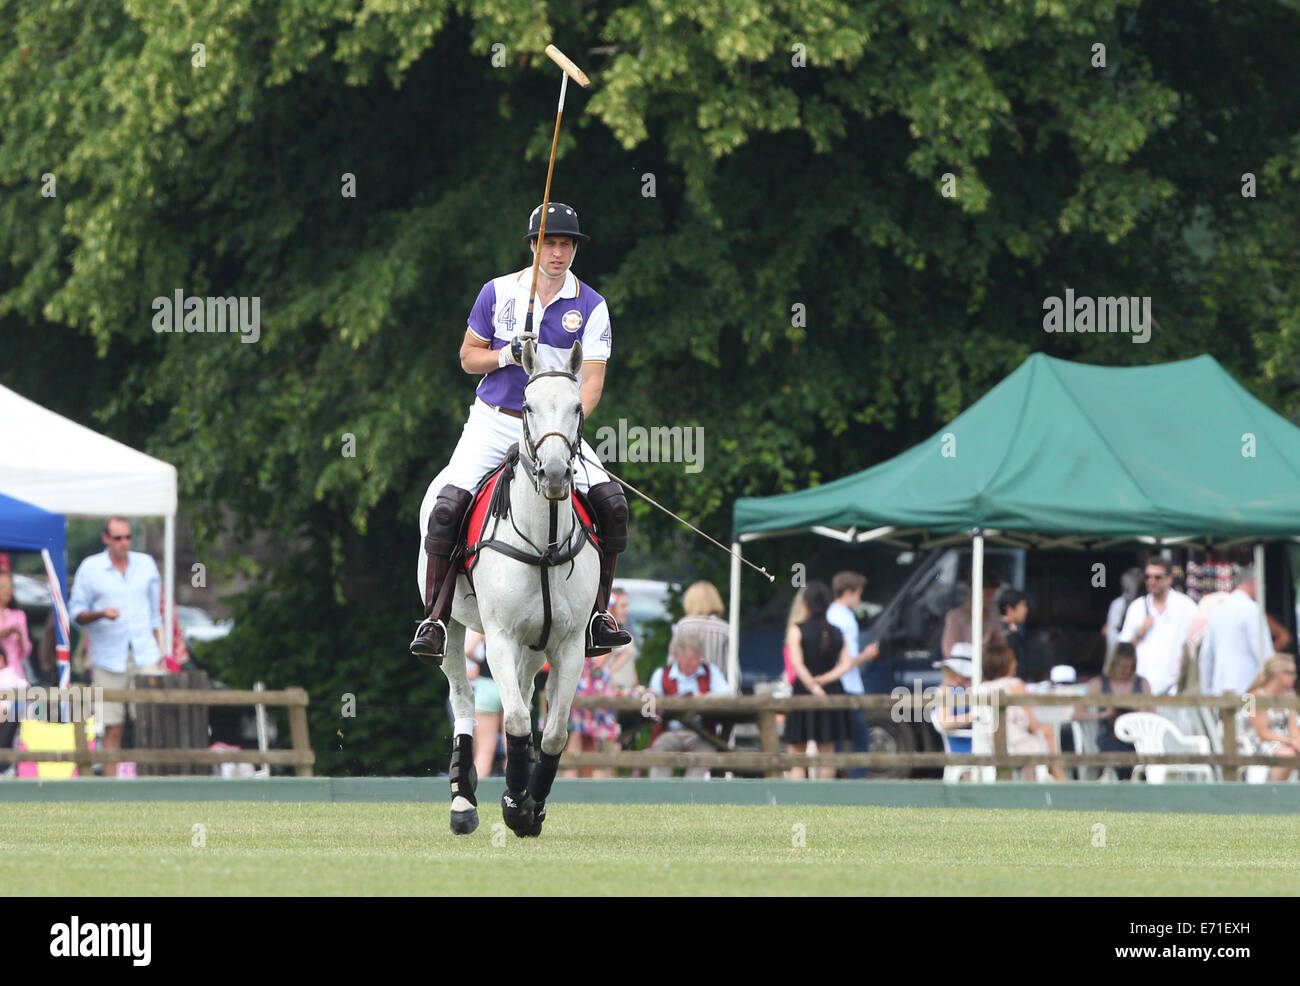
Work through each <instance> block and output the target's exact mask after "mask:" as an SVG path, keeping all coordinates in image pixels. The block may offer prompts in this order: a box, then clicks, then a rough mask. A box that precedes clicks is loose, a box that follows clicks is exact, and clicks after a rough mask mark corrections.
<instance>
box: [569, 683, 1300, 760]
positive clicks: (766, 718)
mask: <svg viewBox="0 0 1300 986" xmlns="http://www.w3.org/2000/svg"><path fill="white" fill-rule="evenodd" d="M994 695H995V696H996V698H993V697H992V696H994ZM1250 698H1251V699H1252V701H1253V702H1254V706H1255V708H1256V709H1268V708H1284V709H1297V710H1300V696H1294V695H1293V696H1287V697H1281V698H1267V697H1264V696H1251V697H1250ZM940 701H942V698H941V697H940V696H936V694H935V693H934V692H933V691H929V690H927V691H926V692H921V691H919V690H914V691H906V690H904V689H901V688H900V689H895V691H894V692H893V693H892V694H889V695H826V696H817V695H796V696H791V697H789V698H772V697H771V696H763V695H742V696H730V695H698V696H697V695H685V696H681V695H679V696H671V697H668V696H659V695H656V696H651V695H649V694H648V693H647V694H644V695H640V696H636V695H624V696H601V695H581V696H577V697H576V698H575V699H574V701H573V705H574V707H575V708H582V709H609V710H612V711H614V712H620V713H629V712H635V713H639V714H640V715H642V716H644V717H645V718H646V719H647V721H650V720H653V719H655V718H656V717H658V718H661V719H664V720H668V719H672V718H678V717H677V716H676V715H674V714H675V713H690V714H691V717H692V718H693V717H694V716H700V717H703V718H707V719H718V720H726V721H747V722H754V721H757V723H758V726H759V738H760V745H761V747H762V750H761V752H754V751H737V750H717V751H711V752H706V753H671V752H660V751H656V750H623V751H620V752H617V753H580V754H571V753H565V755H564V758H563V760H562V765H563V766H565V767H575V768H576V767H598V768H622V769H635V768H648V767H672V768H690V767H696V768H702V769H709V770H733V771H741V772H745V773H758V772H762V773H765V774H766V775H767V776H768V777H779V776H781V772H782V771H784V770H788V769H790V768H791V767H835V768H854V767H867V768H880V769H888V768H899V767H946V766H950V765H956V766H981V767H995V768H997V769H998V779H999V780H1001V779H1004V778H1005V777H1006V776H1007V775H1008V774H1009V773H1010V771H1011V770H1014V769H1015V768H1017V767H1027V766H1033V765H1036V764H1045V765H1049V766H1050V765H1057V766H1061V767H1134V766H1137V765H1138V764H1151V765H1186V764H1202V763H1203V764H1209V765H1210V766H1213V767H1219V768H1221V769H1222V770H1223V776H1224V779H1225V780H1234V781H1235V780H1237V779H1238V778H1237V772H1238V768H1241V767H1246V766H1274V767H1292V768H1295V769H1300V756H1294V757H1267V756H1252V755H1246V754H1242V753H1239V752H1238V751H1237V720H1236V712H1237V710H1238V709H1240V708H1242V707H1243V703H1244V701H1245V697H1244V696H1239V695H1236V694H1233V693H1231V692H1229V693H1226V694H1223V695H1169V696H1151V695H1116V694H1110V695H1105V694H1089V695H1060V694H1038V693H1026V694H1023V695H1009V694H1006V693H1005V692H996V693H989V697H988V698H986V705H985V707H986V708H990V709H992V710H993V711H994V712H995V713H996V715H997V724H996V726H995V727H993V729H992V738H993V747H994V748H993V752H992V753H991V754H970V753H910V752H899V753H822V754H817V755H815V756H809V755H808V754H804V753H786V752H783V750H782V749H781V742H780V735H779V730H778V728H777V723H776V716H777V715H778V714H780V713H789V712H793V711H795V710H802V709H862V710H864V711H881V710H887V711H889V712H890V714H891V717H893V718H894V719H895V721H897V722H911V723H915V722H919V721H922V717H924V721H929V715H928V713H929V712H930V711H931V709H932V708H934V707H935V706H936V705H937V704H938V703H939V702H940ZM971 704H972V705H974V706H978V705H979V700H978V699H976V698H975V697H974V696H971ZM1013 706H1029V707H1034V706H1076V707H1087V708H1115V709H1147V708H1153V707H1156V706H1159V707H1161V708H1212V709H1217V710H1219V712H1220V713H1221V715H1220V718H1221V721H1222V723H1223V749H1224V751H1225V752H1223V753H1208V754H1206V753H1194V752H1187V753H1175V754H1165V755H1161V756H1155V755H1147V754H1141V753H1077V752H1076V753H1055V754H1045V753H1044V754H1037V753H1035V754H1016V755H1012V754H1009V753H1007V751H1006V735H1007V732H1006V712H1007V709H1008V708H1011V707H1013Z"/></svg>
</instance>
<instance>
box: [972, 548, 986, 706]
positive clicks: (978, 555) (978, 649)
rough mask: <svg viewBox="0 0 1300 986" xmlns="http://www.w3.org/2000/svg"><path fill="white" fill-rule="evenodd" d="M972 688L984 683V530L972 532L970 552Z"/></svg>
mask: <svg viewBox="0 0 1300 986" xmlns="http://www.w3.org/2000/svg"><path fill="white" fill-rule="evenodd" d="M970 649H971V678H970V686H971V690H972V691H974V690H975V689H977V688H979V687H980V685H982V684H983V683H984V532H983V531H982V530H981V529H980V528H978V527H976V528H975V529H974V530H973V531H972V532H971V553H970Z"/></svg>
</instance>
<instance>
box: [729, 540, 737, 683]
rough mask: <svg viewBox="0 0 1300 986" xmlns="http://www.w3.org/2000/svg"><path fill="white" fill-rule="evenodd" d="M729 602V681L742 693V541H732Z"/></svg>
mask: <svg viewBox="0 0 1300 986" xmlns="http://www.w3.org/2000/svg"><path fill="white" fill-rule="evenodd" d="M728 598H729V600H730V601H729V602H728V603H727V609H728V610H729V612H728V613H727V622H728V624H729V626H728V627H727V682H728V683H729V684H730V685H731V688H732V690H733V691H734V692H735V693H736V694H737V695H739V694H740V542H739V541H733V542H731V592H730V594H729V596H728Z"/></svg>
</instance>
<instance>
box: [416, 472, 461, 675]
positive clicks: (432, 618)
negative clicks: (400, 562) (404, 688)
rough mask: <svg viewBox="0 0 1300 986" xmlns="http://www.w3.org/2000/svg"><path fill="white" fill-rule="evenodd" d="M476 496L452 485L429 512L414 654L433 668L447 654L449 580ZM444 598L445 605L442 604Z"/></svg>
mask: <svg viewBox="0 0 1300 986" xmlns="http://www.w3.org/2000/svg"><path fill="white" fill-rule="evenodd" d="M473 500H474V495H473V494H472V493H469V492H467V491H465V490H462V489H460V488H459V487H457V486H452V485H450V484H448V485H446V486H444V487H443V488H442V489H441V490H440V491H439V492H438V499H437V502H435V503H434V505H433V513H431V514H430V515H429V533H428V534H427V535H426V536H425V538H424V550H425V553H426V554H428V556H429V567H428V569H427V571H426V576H425V580H424V621H423V622H422V623H421V624H420V625H419V627H417V628H416V631H415V639H413V640H412V641H411V647H410V650H411V654H412V656H414V657H417V658H419V659H420V660H421V661H423V662H424V663H425V664H428V665H430V666H431V667H435V668H437V667H441V666H442V659H443V657H444V656H446V653H447V620H448V619H450V617H451V603H452V596H453V593H452V592H450V591H448V592H444V591H443V589H444V587H445V584H446V582H447V580H448V579H449V578H450V579H453V580H454V579H455V578H456V573H455V572H454V571H453V568H454V566H453V565H452V563H451V556H452V553H453V552H454V551H455V550H456V542H457V541H458V540H459V538H460V527H461V523H462V522H463V521H464V519H465V512H466V511H467V510H468V509H469V506H470V504H471V503H472V502H473ZM439 601H441V603H442V604H441V605H439Z"/></svg>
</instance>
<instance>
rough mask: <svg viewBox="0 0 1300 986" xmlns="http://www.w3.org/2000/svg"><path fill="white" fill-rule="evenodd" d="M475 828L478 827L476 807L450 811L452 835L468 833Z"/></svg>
mask: <svg viewBox="0 0 1300 986" xmlns="http://www.w3.org/2000/svg"><path fill="white" fill-rule="evenodd" d="M476 828H478V809H477V808H471V809H470V810H469V811H453V812H452V813H451V831H452V834H453V835H469V834H470V833H471V832H473V831H474V830H475V829H476Z"/></svg>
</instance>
